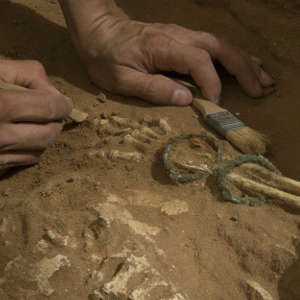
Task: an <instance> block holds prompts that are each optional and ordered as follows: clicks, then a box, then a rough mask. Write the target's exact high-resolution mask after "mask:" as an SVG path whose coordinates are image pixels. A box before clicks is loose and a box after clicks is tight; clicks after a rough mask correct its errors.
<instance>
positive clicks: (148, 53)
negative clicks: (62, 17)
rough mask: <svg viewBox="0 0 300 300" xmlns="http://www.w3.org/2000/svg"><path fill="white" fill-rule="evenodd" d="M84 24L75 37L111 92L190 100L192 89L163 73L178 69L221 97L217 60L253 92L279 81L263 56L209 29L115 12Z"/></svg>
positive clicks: (90, 66)
mask: <svg viewBox="0 0 300 300" xmlns="http://www.w3.org/2000/svg"><path fill="white" fill-rule="evenodd" d="M82 25H83V26H81V31H80V34H79V35H78V36H75V37H74V36H73V40H74V41H75V44H76V45H77V47H78V49H79V53H80V54H81V57H82V58H83V60H84V62H85V64H86V66H87V69H88V73H89V75H90V77H91V79H92V80H93V82H95V83H96V84H97V85H99V86H100V87H102V88H104V89H106V90H109V91H112V92H116V93H119V94H123V95H128V96H137V97H140V98H142V99H145V100H147V101H149V102H153V103H157V104H170V105H187V104H189V103H190V102H191V101H192V95H191V93H190V91H189V90H188V89H187V88H185V87H184V86H182V85H181V84H179V83H177V82H175V81H173V80H171V79H169V78H167V77H165V76H162V75H160V74H159V72H160V71H175V72H178V73H181V74H188V75H191V76H192V78H193V79H194V81H195V82H196V84H197V85H198V86H199V87H200V88H201V90H202V94H203V96H204V97H205V98H207V99H210V100H212V101H214V102H218V101H219V99H220V95H221V81H220V78H219V76H218V74H217V72H216V69H215V66H214V62H218V63H220V64H222V65H223V66H224V67H225V68H226V70H227V71H228V72H229V73H231V74H232V75H233V76H235V78H236V79H237V81H238V82H239V83H240V85H241V86H242V87H243V89H244V90H245V92H246V93H247V94H248V95H250V96H252V97H261V96H263V95H264V94H265V93H268V92H270V90H272V86H273V84H274V83H273V80H272V78H271V77H270V75H268V74H267V73H266V72H265V71H264V70H263V69H262V61H261V60H260V59H258V58H256V57H254V56H251V55H248V54H247V53H245V52H244V51H243V50H241V49H239V48H237V47H235V46H233V45H232V44H231V43H229V42H228V41H226V40H224V39H221V38H217V37H216V36H214V35H212V34H209V33H206V32H196V31H191V30H188V29H185V28H183V27H180V26H177V25H163V24H145V23H140V22H135V21H132V20H128V19H127V18H122V17H119V18H117V17H112V16H111V17H106V19H105V20H103V19H101V22H100V23H99V24H97V23H95V22H94V23H92V24H90V25H89V24H88V23H87V22H86V21H85V24H82Z"/></svg>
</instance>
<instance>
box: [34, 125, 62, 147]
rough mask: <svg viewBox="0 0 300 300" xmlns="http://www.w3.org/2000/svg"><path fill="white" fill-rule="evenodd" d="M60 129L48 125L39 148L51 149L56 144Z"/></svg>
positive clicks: (40, 140)
mask: <svg viewBox="0 0 300 300" xmlns="http://www.w3.org/2000/svg"><path fill="white" fill-rule="evenodd" d="M60 129H61V128H60V127H59V129H58V126H56V125H48V126H47V129H46V130H45V133H44V134H43V135H42V136H41V137H40V139H39V148H40V149H42V150H45V149H47V148H48V147H50V146H51V145H52V144H53V143H54V141H55V139H56V136H57V135H58V133H59V132H60Z"/></svg>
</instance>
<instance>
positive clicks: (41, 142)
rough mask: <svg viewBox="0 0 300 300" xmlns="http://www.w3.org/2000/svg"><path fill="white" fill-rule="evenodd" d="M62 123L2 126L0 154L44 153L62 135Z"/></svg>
mask: <svg viewBox="0 0 300 300" xmlns="http://www.w3.org/2000/svg"><path fill="white" fill-rule="evenodd" d="M61 129H62V125H61V124H60V123H49V124H41V125H35V124H24V123H23V124H22V123H18V124H8V125H2V126H1V133H0V152H6V151H12V150H14V151H16V150H18V151H44V150H45V149H46V148H47V147H49V146H51V145H52V144H53V142H54V140H55V138H56V136H57V135H58V134H59V133H60V131H61Z"/></svg>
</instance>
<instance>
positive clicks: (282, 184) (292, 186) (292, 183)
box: [242, 163, 300, 195]
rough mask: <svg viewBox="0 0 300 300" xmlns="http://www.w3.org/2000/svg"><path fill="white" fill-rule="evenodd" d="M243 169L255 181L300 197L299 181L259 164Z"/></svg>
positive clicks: (245, 165) (247, 165)
mask: <svg viewBox="0 0 300 300" xmlns="http://www.w3.org/2000/svg"><path fill="white" fill-rule="evenodd" d="M242 168H243V169H244V170H246V171H248V172H249V174H250V175H252V177H255V180H259V181H260V182H262V183H265V184H268V185H270V186H272V187H275V188H278V189H280V190H284V191H287V192H290V193H294V194H296V195H300V182H299V181H297V180H294V179H291V178H288V177H285V176H282V175H279V174H277V173H275V172H272V171H269V170H268V169H266V168H264V167H262V166H260V165H257V164H250V163H249V164H244V165H243V166H242Z"/></svg>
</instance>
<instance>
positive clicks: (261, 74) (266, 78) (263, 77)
mask: <svg viewBox="0 0 300 300" xmlns="http://www.w3.org/2000/svg"><path fill="white" fill-rule="evenodd" d="M250 59H251V61H252V67H253V69H254V71H255V73H256V76H257V77H258V79H259V81H260V83H261V85H262V86H263V87H264V88H268V87H271V86H273V85H274V80H273V78H272V77H271V76H270V75H269V74H268V73H267V72H265V71H264V70H263V68H262V60H261V59H259V58H257V57H255V56H251V57H250Z"/></svg>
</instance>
